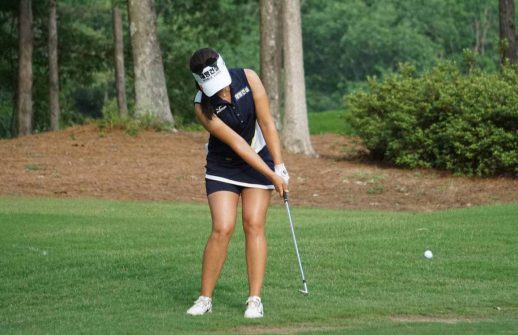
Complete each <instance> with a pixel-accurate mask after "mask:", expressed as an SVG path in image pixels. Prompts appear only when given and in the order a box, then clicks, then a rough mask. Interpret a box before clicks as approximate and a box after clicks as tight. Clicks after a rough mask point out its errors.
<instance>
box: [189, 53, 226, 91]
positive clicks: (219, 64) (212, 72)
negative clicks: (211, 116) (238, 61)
mask: <svg viewBox="0 0 518 335" xmlns="http://www.w3.org/2000/svg"><path fill="white" fill-rule="evenodd" d="M192 75H193V76H194V79H195V80H196V82H197V83H198V85H200V87H201V90H202V91H203V93H205V95H206V96H208V97H211V96H213V95H214V94H216V93H217V92H218V91H220V90H222V89H223V88H225V87H227V86H228V85H230V83H231V82H232V79H230V73H229V72H228V69H227V67H226V66H225V62H224V61H223V57H221V55H218V60H217V61H216V63H214V64H212V65H209V66H207V67H205V68H204V69H203V71H202V72H201V74H197V73H193V74H192Z"/></svg>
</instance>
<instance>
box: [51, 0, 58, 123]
mask: <svg viewBox="0 0 518 335" xmlns="http://www.w3.org/2000/svg"><path fill="white" fill-rule="evenodd" d="M56 7H57V5H56V0H50V2H49V40H48V49H49V108H50V129H51V130H54V131H55V130H58V129H59V114H60V111H59V68H58V29H57V8H56Z"/></svg>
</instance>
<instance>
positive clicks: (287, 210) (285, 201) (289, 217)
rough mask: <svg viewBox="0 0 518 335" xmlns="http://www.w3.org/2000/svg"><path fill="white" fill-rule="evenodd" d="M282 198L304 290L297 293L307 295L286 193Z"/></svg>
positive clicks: (306, 286)
mask: <svg viewBox="0 0 518 335" xmlns="http://www.w3.org/2000/svg"><path fill="white" fill-rule="evenodd" d="M283 196H284V206H286V212H287V213H288V220H289V223H290V229H291V236H292V237H293V244H294V245H295V254H297V261H298V262H299V270H300V276H301V277H302V285H304V288H303V289H302V290H299V292H300V293H302V294H304V295H307V294H308V293H309V291H308V285H307V283H306V277H304V270H303V269H302V262H301V260H300V254H299V247H298V245H297V238H296V237H295V230H294V229H293V221H292V220H291V212H290V206H289V204H288V192H284V194H283Z"/></svg>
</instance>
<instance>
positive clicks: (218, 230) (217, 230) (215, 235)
mask: <svg viewBox="0 0 518 335" xmlns="http://www.w3.org/2000/svg"><path fill="white" fill-rule="evenodd" d="M233 231H234V228H233V226H232V225H217V226H216V227H214V228H212V233H211V235H210V238H211V239H213V240H216V241H224V242H227V241H229V240H230V238H231V237H232V232H233Z"/></svg>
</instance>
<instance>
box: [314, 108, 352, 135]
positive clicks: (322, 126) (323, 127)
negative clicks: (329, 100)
mask: <svg viewBox="0 0 518 335" xmlns="http://www.w3.org/2000/svg"><path fill="white" fill-rule="evenodd" d="M345 114H346V112H345V111H344V110H333V111H326V112H310V113H308V122H309V132H310V134H311V135H317V134H325V133H334V134H340V135H351V134H352V129H351V127H350V125H349V124H347V122H346V121H345Z"/></svg>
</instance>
